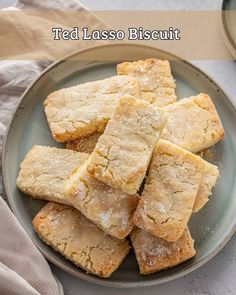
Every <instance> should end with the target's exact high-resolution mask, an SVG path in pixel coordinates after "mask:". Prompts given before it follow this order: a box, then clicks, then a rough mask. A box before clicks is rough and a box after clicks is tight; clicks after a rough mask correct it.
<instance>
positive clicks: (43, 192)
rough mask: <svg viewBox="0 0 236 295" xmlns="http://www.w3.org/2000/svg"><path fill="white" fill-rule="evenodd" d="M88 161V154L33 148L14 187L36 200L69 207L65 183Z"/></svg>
mask: <svg viewBox="0 0 236 295" xmlns="http://www.w3.org/2000/svg"><path fill="white" fill-rule="evenodd" d="M87 158H88V154H85V153H78V152H74V151H70V150H66V149H59V148H55V147H48V146H39V145H35V146H33V147H32V149H31V150H30V151H29V152H28V154H27V155H26V157H25V159H24V160H23V162H22V163H21V165H20V171H19V174H18V177H17V186H18V188H19V189H20V190H21V191H22V192H23V193H25V194H27V195H30V196H32V197H34V198H37V199H43V200H48V201H55V202H60V203H63V204H69V202H68V200H67V199H66V198H65V181H66V179H67V177H68V175H69V174H71V173H72V172H73V170H75V169H76V168H77V167H78V166H80V165H82V163H84V161H85V160H86V159H87Z"/></svg>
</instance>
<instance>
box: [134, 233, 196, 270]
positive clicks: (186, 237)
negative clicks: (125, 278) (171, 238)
mask: <svg viewBox="0 0 236 295" xmlns="http://www.w3.org/2000/svg"><path fill="white" fill-rule="evenodd" d="M130 238H131V242H132V246H133V248H134V251H135V255H136V259H137V262H138V265H139V270H140V273H141V274H146V275H147V274H151V273H154V272H158V271H160V270H163V269H167V268H170V267H173V266H176V265H178V264H180V263H182V262H184V261H186V260H188V259H190V258H192V257H193V256H194V255H195V254H196V252H195V250H194V241H193V239H192V238H191V235H190V232H189V230H188V229H186V230H185V231H184V232H183V235H182V236H181V237H180V239H179V240H178V241H176V242H173V243H171V242H167V241H166V240H163V239H161V238H158V237H155V236H153V235H152V234H150V233H148V232H146V231H144V230H142V229H139V228H135V229H134V230H133V231H132V233H131V235H130Z"/></svg>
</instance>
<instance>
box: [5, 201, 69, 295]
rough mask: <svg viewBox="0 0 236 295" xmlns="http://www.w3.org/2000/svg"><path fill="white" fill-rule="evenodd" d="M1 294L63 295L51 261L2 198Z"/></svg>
mask: <svg viewBox="0 0 236 295" xmlns="http://www.w3.org/2000/svg"><path fill="white" fill-rule="evenodd" d="M0 220H1V221H0V222H1V223H0V237H1V239H0V294H2V295H13V294H14V295H17V294H19V295H23V294H24V295H39V294H40V295H57V294H63V289H62V287H61V284H60V283H59V282H58V281H57V280H56V279H55V278H54V276H53V274H52V272H51V270H50V267H49V265H48V263H47V261H46V260H45V259H44V258H43V256H42V254H40V252H39V251H38V250H37V248H36V247H35V246H34V244H33V243H32V242H31V240H30V238H29V237H28V235H27V234H26V232H25V231H24V229H23V228H22V226H21V225H20V224H19V222H18V220H17V219H16V218H15V216H14V215H13V214H12V212H11V211H10V209H9V208H8V206H7V204H6V203H5V201H4V200H3V199H2V198H0Z"/></svg>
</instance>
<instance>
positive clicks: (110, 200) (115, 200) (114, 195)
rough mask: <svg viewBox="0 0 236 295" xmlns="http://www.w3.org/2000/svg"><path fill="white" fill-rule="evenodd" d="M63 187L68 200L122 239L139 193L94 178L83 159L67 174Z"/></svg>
mask: <svg viewBox="0 0 236 295" xmlns="http://www.w3.org/2000/svg"><path fill="white" fill-rule="evenodd" d="M66 191H67V192H66V195H67V198H68V200H69V201H70V203H71V204H72V205H73V206H74V207H76V208H77V209H78V210H80V211H81V212H82V213H83V214H84V215H85V216H86V217H87V218H88V219H90V220H92V221H93V222H94V223H95V224H96V225H98V226H99V227H100V228H101V229H102V230H104V231H105V232H106V233H108V234H110V235H112V236H114V237H116V238H119V239H123V238H124V237H126V236H127V235H128V234H129V232H130V231H131V230H132V228H133V226H134V223H133V214H134V211H135V209H136V207H137V205H138V201H139V197H138V196H137V195H128V194H126V193H124V192H123V191H122V190H120V189H116V188H112V187H110V186H108V185H106V184H105V183H103V182H101V181H99V180H97V179H95V178H94V177H93V176H91V175H90V174H89V173H88V172H87V163H86V162H85V163H84V164H83V165H82V166H81V167H80V168H79V169H78V170H77V171H74V173H73V174H72V175H71V176H70V178H69V180H68V182H67V190H66Z"/></svg>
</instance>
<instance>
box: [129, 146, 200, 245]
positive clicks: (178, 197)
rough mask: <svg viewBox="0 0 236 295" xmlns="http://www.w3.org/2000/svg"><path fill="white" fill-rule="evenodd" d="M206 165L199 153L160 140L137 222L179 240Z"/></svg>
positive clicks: (171, 240)
mask: <svg viewBox="0 0 236 295" xmlns="http://www.w3.org/2000/svg"><path fill="white" fill-rule="evenodd" d="M203 169H204V165H203V163H202V159H201V158H199V157H198V156H196V155H194V154H192V153H190V152H188V151H185V150H183V149H181V148H179V147H178V146H176V145H174V144H172V143H170V142H167V141H165V140H159V142H158V144H157V145H156V149H155V151H154V153H153V157H152V161H151V164H150V168H149V173H148V176H147V180H146V183H145V186H144V191H143V193H142V196H141V199H140V202H139V205H138V207H137V209H136V212H135V215H134V223H135V224H136V225H137V226H138V227H140V228H142V229H145V230H147V231H148V232H150V233H152V234H153V235H155V236H158V237H161V238H163V239H166V240H167V241H169V242H175V241H177V240H178V239H179V238H180V237H181V236H182V234H183V232H184V230H185V229H186V227H187V223H188V221H189V218H190V216H191V214H192V210H193V206H194V203H195V199H196V196H197V192H198V189H199V184H200V181H201V179H202V174H203Z"/></svg>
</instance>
